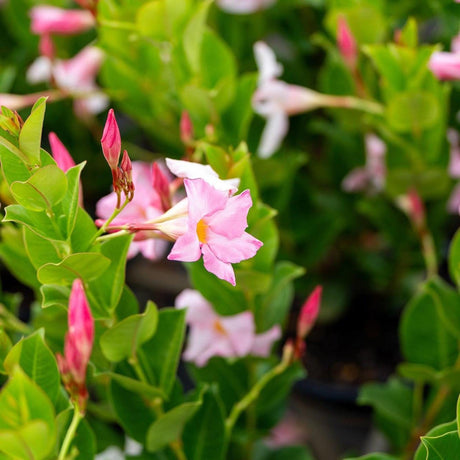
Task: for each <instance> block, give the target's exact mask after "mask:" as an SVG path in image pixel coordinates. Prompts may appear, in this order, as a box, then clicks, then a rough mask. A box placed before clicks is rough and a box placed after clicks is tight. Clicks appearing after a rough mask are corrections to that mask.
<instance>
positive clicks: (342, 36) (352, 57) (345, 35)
mask: <svg viewBox="0 0 460 460" xmlns="http://www.w3.org/2000/svg"><path fill="white" fill-rule="evenodd" d="M337 46H338V47H339V51H340V54H341V55H342V58H343V60H344V61H345V63H346V64H347V66H348V67H349V68H350V69H354V68H355V67H356V62H357V60H358V46H357V44H356V40H355V37H354V36H353V33H352V32H351V30H350V27H349V26H348V23H347V20H346V19H345V17H343V16H340V17H339V20H338V25H337Z"/></svg>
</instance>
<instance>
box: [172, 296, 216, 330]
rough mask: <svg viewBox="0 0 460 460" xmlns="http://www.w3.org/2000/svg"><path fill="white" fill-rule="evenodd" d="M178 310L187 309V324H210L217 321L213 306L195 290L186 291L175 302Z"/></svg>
mask: <svg viewBox="0 0 460 460" xmlns="http://www.w3.org/2000/svg"><path fill="white" fill-rule="evenodd" d="M175 305H176V307H177V308H187V316H186V320H187V324H190V325H191V326H195V325H197V324H210V323H212V322H214V321H215V320H216V319H217V315H216V314H215V312H214V310H213V308H212V305H211V304H210V303H209V302H208V301H207V300H206V299H205V298H204V297H203V296H202V295H201V294H200V293H199V292H198V291H195V290H194V289H184V290H183V291H182V292H181V293H180V294H179V295H178V296H177V297H176V301H175Z"/></svg>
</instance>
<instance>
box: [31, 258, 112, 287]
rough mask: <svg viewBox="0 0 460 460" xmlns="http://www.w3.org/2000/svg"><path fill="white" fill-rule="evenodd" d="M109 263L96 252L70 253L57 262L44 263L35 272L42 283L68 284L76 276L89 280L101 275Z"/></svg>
mask: <svg viewBox="0 0 460 460" xmlns="http://www.w3.org/2000/svg"><path fill="white" fill-rule="evenodd" d="M109 265H110V260H109V259H108V258H107V257H105V256H103V255H102V254H99V253H97V252H86V253H79V254H71V255H70V256H67V257H66V258H65V259H64V260H63V261H62V262H59V263H57V264H52V263H49V264H46V265H43V267H41V268H40V269H39V270H38V272H37V277H38V280H39V281H40V283H42V284H63V285H68V284H71V283H72V282H73V280H74V279H76V278H81V279H82V280H84V281H90V280H93V279H95V278H98V277H100V276H101V274H102V273H103V272H104V271H105V270H107V268H108V267H109Z"/></svg>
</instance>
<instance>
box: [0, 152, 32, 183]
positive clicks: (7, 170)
mask: <svg viewBox="0 0 460 460" xmlns="http://www.w3.org/2000/svg"><path fill="white" fill-rule="evenodd" d="M0 160H1V167H2V172H3V176H4V177H5V179H6V181H7V183H8V184H12V183H13V182H16V181H26V180H27V179H28V178H29V177H30V176H31V173H30V171H29V169H28V168H27V166H26V164H25V163H24V161H22V159H21V158H19V157H18V156H17V155H15V154H14V152H12V151H11V150H8V149H7V148H6V147H5V146H4V145H2V144H0Z"/></svg>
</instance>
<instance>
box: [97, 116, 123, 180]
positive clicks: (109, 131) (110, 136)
mask: <svg viewBox="0 0 460 460" xmlns="http://www.w3.org/2000/svg"><path fill="white" fill-rule="evenodd" d="M101 145H102V151H103V153H104V157H105V159H106V160H107V163H108V164H109V166H110V169H111V170H112V171H114V170H116V169H117V167H118V161H119V159H120V152H121V136H120V130H119V128H118V124H117V120H116V119H115V114H114V111H113V109H110V110H109V114H108V115H107V120H106V122H105V126H104V132H103V133H102V139H101Z"/></svg>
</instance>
